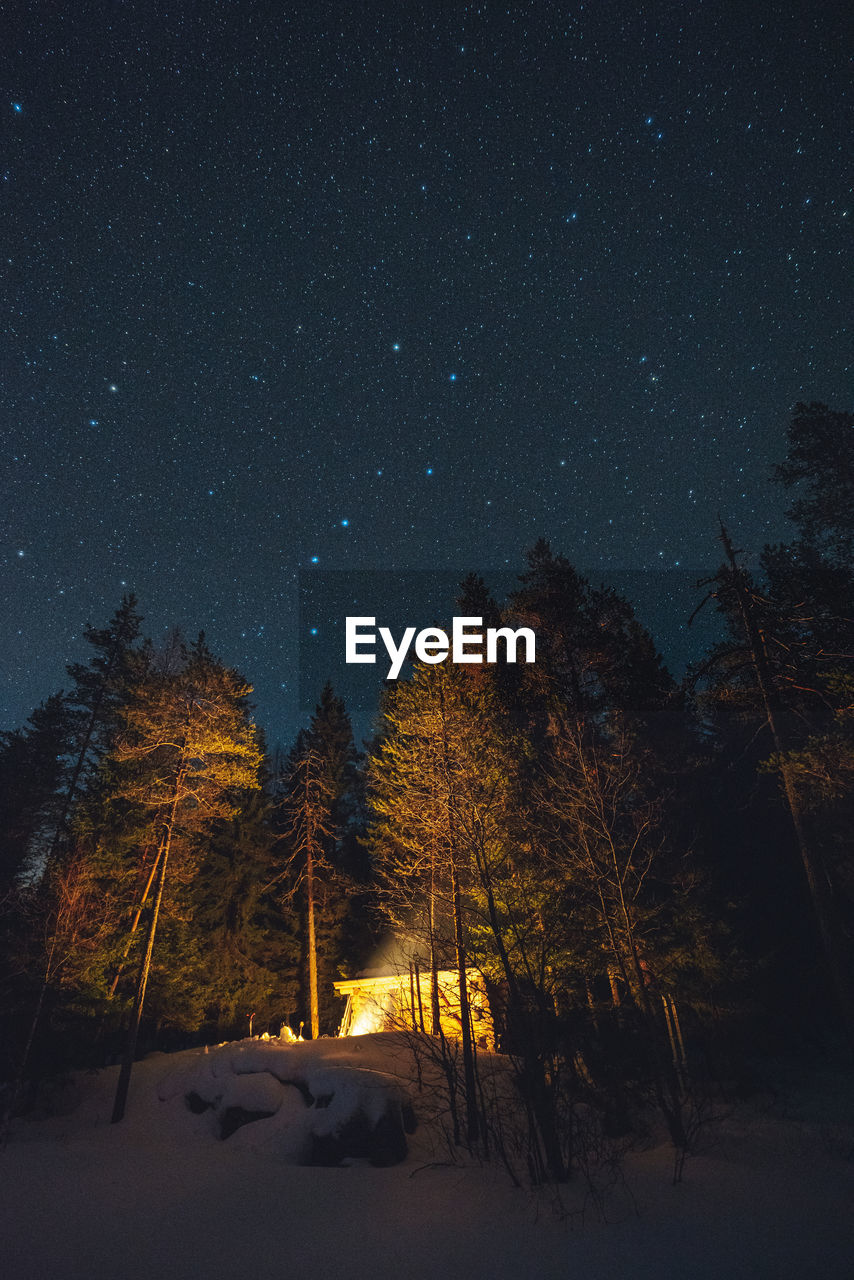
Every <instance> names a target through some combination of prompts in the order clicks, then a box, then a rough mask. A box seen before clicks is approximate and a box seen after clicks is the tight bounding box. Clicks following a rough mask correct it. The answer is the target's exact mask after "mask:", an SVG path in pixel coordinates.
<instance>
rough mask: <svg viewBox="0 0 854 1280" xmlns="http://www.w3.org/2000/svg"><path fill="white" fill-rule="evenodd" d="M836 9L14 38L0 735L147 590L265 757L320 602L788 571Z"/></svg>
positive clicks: (52, 11)
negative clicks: (312, 588)
mask: <svg viewBox="0 0 854 1280" xmlns="http://www.w3.org/2000/svg"><path fill="white" fill-rule="evenodd" d="M844 8H845V6H836V5H833V6H830V5H824V4H822V3H816V4H811V5H807V4H803V3H790V4H782V5H766V4H762V3H744V0H738V2H733V3H727V2H723V0H722V2H720V3H712V2H711V0H709V2H707V3H693V4H685V3H676V2H675V0H672V2H670V3H664V2H658V3H648V4H646V5H644V6H643V7H642V8H635V7H634V6H630V5H628V4H625V3H621V2H620V3H618V2H616V0H614V2H611V3H605V2H601V3H600V2H595V3H588V4H584V5H582V4H578V3H568V4H549V3H545V2H544V0H540V2H539V3H536V4H532V3H512V4H508V3H504V4H501V5H497V4H490V3H483V4H471V5H457V4H450V3H448V4H440V3H436V4H421V5H416V4H412V5H405V4H390V3H385V4H372V3H363V4H353V5H350V4H343V3H341V2H340V0H337V2H336V3H328V2H320V3H318V2H317V0H315V2H313V3H311V4H308V3H297V4H287V3H283V4H272V3H269V4H264V3H248V2H245V0H232V2H230V3H217V0H206V2H204V3H190V2H189V0H185V2H184V3H165V4H163V3H154V2H152V3H145V2H143V0H137V2H135V3H117V2H115V0H114V2H113V3H106V2H103V3H90V2H89V0H74V3H73V4H60V3H58V2H57V0H52V2H51V3H48V2H47V0H42V3H30V4H19V5H17V6H16V5H14V4H10V5H6V6H4V15H5V16H4V38H3V53H2V83H3V85H4V88H5V99H6V100H5V101H3V102H0V120H2V161H0V167H2V197H3V222H2V227H3V231H2V239H3V252H2V264H3V269H4V280H3V289H2V305H3V311H4V325H3V329H4V340H3V354H2V404H1V405H0V438H2V442H3V466H2V481H0V484H1V485H2V490H1V491H0V503H2V507H1V508H0V518H2V528H0V558H1V559H2V573H3V593H2V595H3V602H4V603H3V610H2V619H0V628H1V629H0V725H3V726H6V727H11V726H12V725H16V724H20V723H21V722H22V721H23V719H24V718H25V717H26V716H27V715H28V714H29V712H30V711H31V710H32V708H33V706H34V705H35V704H36V703H37V702H38V701H39V700H41V699H42V698H44V697H46V696H47V694H49V693H50V692H52V691H53V690H55V689H57V688H59V687H62V686H63V685H64V684H66V685H67V679H66V677H65V675H64V663H65V662H66V661H67V660H69V659H72V658H76V657H79V656H81V654H82V653H83V652H84V651H85V649H86V646H85V645H82V644H81V641H80V633H81V628H82V626H83V625H84V624H85V623H86V622H87V621H90V622H92V623H94V624H95V625H103V624H104V622H105V621H106V619H107V618H108V617H109V615H110V614H111V613H112V611H113V609H114V608H115V607H116V605H117V604H118V601H119V599H120V597H121V595H122V593H123V592H124V591H126V590H130V589H133V590H134V591H135V592H136V594H137V595H138V597H139V599H140V605H141V608H142V611H143V613H144V614H145V616H146V622H145V630H146V631H147V632H148V633H150V634H154V635H155V636H159V635H161V634H162V633H163V630H164V628H166V627H167V626H168V625H169V624H172V623H176V622H177V623H181V624H183V625H184V626H185V627H186V628H187V629H188V631H189V632H190V633H191V634H194V633H195V632H196V631H198V630H199V629H200V628H204V629H205V630H206V632H207V634H208V639H209V642H210V644H211V646H212V647H213V648H214V650H215V651H216V652H218V653H219V654H221V656H223V657H224V658H226V659H227V660H228V661H230V662H233V663H235V664H236V665H238V666H239V667H240V669H241V670H242V671H243V672H244V674H246V675H247V676H248V677H249V678H250V679H251V680H253V681H254V683H255V685H256V695H257V696H256V701H257V703H258V715H259V720H260V721H261V723H262V724H264V726H265V727H266V729H267V731H268V736H269V738H270V740H271V741H275V740H277V739H282V740H287V738H288V737H289V735H290V734H291V732H292V731H293V727H294V725H295V723H296V702H295V696H296V695H295V688H296V671H295V665H296V652H297V632H298V627H299V623H298V611H297V581H298V578H299V575H300V574H301V573H303V574H305V573H310V572H312V571H313V566H316V571H317V572H321V571H323V570H342V569H345V570H346V569H352V570H357V569H358V570H372V569H381V570H404V569H410V568H411V569H420V570H424V569H432V568H440V569H460V570H462V571H465V570H469V569H476V570H479V571H482V572H487V571H488V570H489V569H490V568H496V569H498V568H500V569H502V570H504V571H505V572H506V570H507V568H508V566H509V567H510V568H511V569H513V570H514V571H515V570H516V569H517V568H518V567H521V562H522V553H523V550H524V548H525V547H527V546H530V545H531V544H532V543H533V542H534V541H535V539H536V538H537V537H538V536H541V535H542V536H545V537H548V538H549V539H550V540H551V542H552V545H553V547H554V548H555V549H556V550H559V551H561V552H563V553H564V554H566V555H568V556H569V557H570V559H572V560H573V562H575V563H577V564H578V566H579V567H580V568H582V569H586V570H588V571H593V572H597V571H600V570H601V571H602V572H606V571H608V570H614V569H630V570H638V569H656V570H667V571H668V572H670V571H672V572H673V573H674V574H678V573H685V572H686V571H687V570H686V566H691V572H692V573H694V571H695V569H696V568H697V567H703V566H710V567H713V566H714V565H715V564H716V562H717V558H718V557H717V544H716V541H715V536H716V519H717V514H718V512H720V513H721V514H722V515H724V516H725V518H726V519H727V520H728V522H729V523H730V525H731V527H732V529H733V531H734V534H735V537H736V540H737V542H738V543H739V545H740V546H742V547H745V548H747V549H748V550H752V551H754V552H755V551H757V550H758V549H759V548H760V547H761V546H762V544H763V543H764V542H765V541H768V540H774V539H779V538H780V537H781V536H782V535H783V534H784V532H785V524H784V521H783V511H784V508H785V502H786V498H785V495H784V494H782V493H780V492H777V491H776V490H775V488H774V486H772V485H771V483H770V481H769V472H770V467H771V464H772V463H773V462H774V461H776V460H779V459H780V458H781V457H782V456H783V454H784V452H785V430H786V425H787V422H788V419H789V414H790V410H791V407H792V405H793V404H794V402H795V401H797V400H811V399H819V400H824V401H826V402H827V403H829V404H831V405H832V406H833V407H836V408H843V409H850V408H851V407H852V395H851V382H850V357H851V342H850V333H849V332H848V328H847V325H848V321H849V318H850V305H851V286H850V281H851V274H850V270H851V259H850V252H849V249H848V245H849V238H850V233H851V224H852V222H854V197H852V190H851V184H852V175H851V154H852V150H851V145H850V144H851V134H852V129H851V111H850V108H851V80H850V75H851V68H850V65H849V55H850V52H851V48H852V32H851V28H850V26H849V27H846V26H843V19H842V18H841V17H839V16H838V15H839V14H840V13H841V12H842V10H843V9H844ZM834 14H836V15H837V16H834ZM380 621H382V619H380ZM430 621H432V619H430V618H425V619H423V620H420V619H417V618H413V619H412V622H414V623H418V622H421V624H422V625H427V623H428V622H430Z"/></svg>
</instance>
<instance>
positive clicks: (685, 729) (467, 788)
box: [0, 404, 854, 1179]
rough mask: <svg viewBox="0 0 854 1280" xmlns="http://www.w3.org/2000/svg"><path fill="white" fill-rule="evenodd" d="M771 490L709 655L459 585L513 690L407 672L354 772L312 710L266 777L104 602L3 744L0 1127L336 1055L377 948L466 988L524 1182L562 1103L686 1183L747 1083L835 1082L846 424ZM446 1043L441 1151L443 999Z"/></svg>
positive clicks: (794, 461) (246, 737)
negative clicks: (772, 1057)
mask: <svg viewBox="0 0 854 1280" xmlns="http://www.w3.org/2000/svg"><path fill="white" fill-rule="evenodd" d="M776 474H777V478H778V480H779V482H780V484H781V486H783V488H784V489H786V490H791V492H792V496H793V502H792V505H791V507H790V510H789V518H790V521H791V530H792V536H791V541H790V542H788V543H786V544H784V545H779V546H769V547H766V548H765V549H764V551H763V553H762V555H761V557H760V568H759V570H758V572H757V573H756V574H750V573H748V572H747V570H746V569H745V567H744V565H743V563H742V558H741V554H740V552H739V550H738V548H737V547H734V546H733V545H732V542H731V540H730V537H729V533H728V531H727V529H726V528H725V527H724V526H722V527H721V529H720V530H718V531H710V538H711V537H713V536H715V534H717V535H718V536H719V538H720V546H721V561H720V568H719V570H718V572H717V573H716V574H715V575H714V576H713V577H712V578H710V579H709V580H708V581H707V582H705V583H704V584H700V585H699V587H698V607H707V608H715V609H717V610H719V611H720V614H721V616H722V619H723V622H724V625H725V638H724V639H723V640H722V641H721V642H720V643H719V644H718V645H717V646H716V647H715V649H714V650H713V651H712V652H711V653H709V654H707V655H706V656H705V658H704V659H703V660H702V661H701V662H699V663H697V664H696V665H695V667H694V668H693V669H692V670H691V672H690V673H689V675H688V677H687V678H686V679H685V680H684V681H683V682H682V683H681V684H680V683H677V682H676V681H675V680H674V679H673V678H672V677H671V676H670V674H669V673H668V671H667V670H666V668H665V665H664V663H663V661H662V659H661V657H660V656H659V654H658V652H657V650H656V646H655V643H654V640H653V638H652V637H651V636H650V635H649V634H648V633H647V632H646V631H645V629H644V628H643V627H642V626H641V625H640V624H639V622H638V621H637V620H636V618H635V617H634V614H633V611H632V608H631V606H630V605H629V604H628V603H627V602H626V601H625V600H624V599H623V598H621V597H620V596H619V595H618V594H617V593H615V592H613V591H611V590H608V589H605V588H600V587H597V586H596V585H595V584H593V583H592V582H590V581H588V580H586V579H584V578H583V577H581V576H580V575H579V574H578V573H577V572H576V571H575V569H574V568H573V566H572V564H571V563H570V562H569V561H568V560H567V559H565V558H564V557H563V556H562V555H560V554H559V553H558V552H557V551H555V550H553V549H552V548H551V547H550V546H549V545H548V544H546V543H545V542H542V541H540V542H538V543H537V544H536V545H535V546H534V547H533V548H532V549H531V550H530V551H529V552H528V554H527V558H526V563H525V565H524V567H523V569H522V572H521V573H520V576H519V582H518V587H517V589H516V590H515V591H514V592H513V593H512V594H511V595H510V596H509V598H508V599H507V600H505V601H501V602H499V601H495V600H493V599H492V598H491V597H490V595H489V591H488V588H487V586H486V584H485V583H484V582H483V581H482V580H481V579H480V578H478V577H476V576H474V575H472V576H471V577H469V578H468V579H467V580H466V581H465V582H464V583H463V584H461V589H460V590H461V594H460V597H459V601H458V603H459V607H460V612H461V613H464V614H467V615H475V616H481V617H482V618H483V620H484V626H508V627H512V628H517V627H520V626H528V627H531V628H533V629H534V630H535V632H536V634H537V637H538V649H537V661H536V663H534V664H532V665H527V664H523V663H520V664H518V665H510V664H502V663H499V664H496V665H488V666H487V665H482V666H477V665H457V666H455V665H453V664H451V663H448V662H442V663H437V664H425V663H416V664H415V665H414V668H413V674H412V676H411V678H410V679H409V680H402V681H399V682H397V683H394V684H389V686H388V691H387V693H386V694H385V695H384V699H383V703H382V706H381V708H380V714H379V717H378V721H377V727H376V733H375V736H374V738H373V740H372V741H371V742H370V743H369V744H367V747H366V750H365V751H364V752H363V753H360V752H358V751H357V750H356V747H355V744H354V742H353V734H352V730H351V727H350V721H349V718H348V716H347V712H346V708H345V707H344V705H343V703H342V702H341V700H340V699H339V698H337V697H336V696H335V694H334V692H333V690H332V689H331V688H329V687H327V688H326V689H324V690H323V691H322V693H321V695H320V700H319V703H318V705H317V708H316V710H315V713H314V715H313V717H312V719H311V722H310V724H309V725H308V726H307V727H306V728H305V729H304V730H302V731H301V733H300V734H299V736H298V738H297V741H296V742H295V743H294V744H293V747H292V748H291V750H290V752H289V753H287V754H283V753H279V754H276V755H275V756H273V757H271V756H270V754H269V753H267V752H266V751H265V747H264V743H263V740H262V737H261V734H260V731H259V730H258V729H257V728H256V726H255V725H254V724H253V721H252V718H251V708H250V703H249V695H250V693H251V690H250V688H249V686H248V684H247V683H246V681H245V680H244V679H243V678H242V677H241V676H240V675H239V674H238V673H237V672H235V671H233V670H231V669H229V668H227V667H226V666H225V665H224V664H223V663H222V662H220V661H219V660H218V659H217V658H216V657H215V655H213V654H212V653H211V652H210V651H209V649H208V648H207V645H206V643H205V640H204V637H203V636H201V637H199V639H198V640H197V641H196V642H195V643H192V644H188V643H186V642H185V640H184V639H183V638H182V637H181V636H178V635H176V636H174V637H173V638H172V640H171V641H170V643H169V644H167V645H166V646H165V648H164V649H163V650H162V651H158V650H156V649H155V648H154V647H153V646H152V645H151V644H150V643H149V642H148V641H146V640H144V639H143V638H142V634H141V630H140V628H141V621H142V620H141V618H140V617H139V615H138V613H137V607H136V602H135V600H134V599H133V598H132V597H128V598H126V599H125V600H123V601H122V603H121V606H120V607H119V609H118V610H117V612H116V614H115V616H114V617H113V618H112V619H111V620H110V622H109V624H108V625H107V626H106V627H105V628H104V629H103V630H95V629H91V630H89V631H88V632H87V639H88V641H89V645H90V649H91V653H90V657H89V660H88V662H84V663H81V664H77V665H74V666H72V667H70V668H69V679H70V686H69V689H68V690H67V691H65V692H63V693H57V694H55V695H53V696H52V697H50V698H48V699H47V701H46V702H45V703H44V704H43V705H42V706H40V707H39V708H38V709H37V710H35V711H34V712H33V714H32V716H31V717H30V720H29V722H28V723H27V725H26V726H25V727H24V728H22V729H17V730H13V731H11V732H6V733H3V734H2V735H0V910H2V924H3V934H2V943H0V965H1V966H2V973H0V978H2V994H0V1043H2V1046H3V1047H2V1051H0V1052H2V1061H0V1076H2V1078H3V1079H4V1080H5V1081H6V1082H7V1085H6V1091H5V1098H6V1107H7V1110H8V1109H9V1108H10V1107H11V1106H14V1105H17V1106H19V1107H20V1106H25V1105H26V1103H27V1099H28V1098H29V1097H30V1096H31V1094H32V1090H33V1089H34V1088H35V1087H36V1085H37V1084H38V1082H39V1081H41V1080H43V1079H44V1078H45V1077H50V1076H56V1075H57V1073H61V1072H62V1071H63V1070H65V1069H67V1068H68V1067H69V1066H72V1065H86V1064H89V1065H102V1064H103V1063H105V1062H110V1061H116V1060H118V1059H119V1058H121V1057H122V1055H124V1058H125V1063H126V1067H127V1070H128V1071H129V1065H130V1062H131V1061H132V1059H133V1056H134V1054H138V1053H140V1052H142V1051H145V1050H148V1049H151V1048H153V1047H160V1048H170V1047H178V1046H183V1045H185V1044H189V1043H199V1042H200V1041H201V1040H214V1039H216V1040H219V1039H225V1038H234V1037H236V1036H240V1035H245V1034H248V1033H250V1032H253V1031H254V1032H255V1033H257V1032H259V1031H263V1030H271V1031H272V1032H276V1031H278V1029H279V1027H280V1026H281V1025H282V1024H283V1023H287V1024H288V1025H289V1026H290V1027H291V1028H292V1029H293V1030H294V1031H299V1030H300V1028H303V1029H304V1034H305V1035H306V1036H309V1035H311V1036H317V1035H321V1034H334V1033H335V1030H336V1028H337V1024H338V1020H339V1018H340V1013H341V1009H340V1007H339V1005H338V1003H337V1002H336V1001H335V1000H334V999H333V997H332V982H333V980H334V979H335V978H337V977H340V976H345V977H346V976H353V975H354V974H355V973H357V972H358V971H359V970H361V969H362V968H364V966H365V965H366V963H367V962H368V958H369V956H370V955H371V952H372V951H373V949H374V947H375V945H376V942H377V940H378V938H379V937H380V935H381V934H383V933H385V932H388V931H390V930H391V931H394V932H395V933H397V934H398V935H400V936H404V937H406V938H407V939H409V940H411V942H412V944H413V947H414V951H415V953H417V954H418V956H419V957H420V958H421V960H422V962H423V963H424V964H425V965H428V966H429V967H430V969H431V971H432V972H433V973H435V972H436V971H437V970H438V969H440V968H441V969H448V968H452V969H454V968H455V969H457V970H458V971H459V972H460V973H463V972H464V971H466V970H467V969H476V970H478V971H479V972H480V973H481V974H482V975H483V976H484V978H485V980H486V983H487V986H488V988H489V990H490V994H491V996H492V1005H493V1011H494V1015H495V1021H496V1031H497V1035H498V1042H499V1047H500V1048H502V1049H503V1050H504V1051H505V1052H507V1053H508V1054H510V1055H511V1056H512V1058H513V1061H514V1064H515V1066H516V1069H517V1074H518V1081H519V1087H520V1092H521V1096H522V1098H523V1099H524V1102H525V1106H526V1111H527V1114H528V1116H529V1119H530V1132H531V1147H530V1164H531V1171H532V1174H533V1176H535V1177H548V1178H553V1179H561V1178H563V1177H565V1176H567V1174H568V1173H569V1171H570V1169H571V1167H572V1165H573V1161H574V1159H575V1155H574V1145H573V1144H574V1143H575V1141H576V1137H575V1130H574V1128H573V1122H572V1116H573V1114H574V1108H576V1105H577V1104H578V1103H580V1102H584V1103H587V1104H592V1106H593V1109H594V1110H595V1112H596V1114H597V1115H598V1116H599V1117H600V1121H601V1125H602V1128H603V1131H604V1132H614V1133H617V1132H623V1131H627V1130H630V1129H631V1128H632V1126H633V1125H634V1124H635V1123H636V1117H637V1115H638V1114H640V1111H641V1110H642V1109H643V1108H644V1107H647V1108H648V1107H649V1105H650V1104H652V1105H654V1106H655V1107H656V1108H657V1109H658V1111H659V1113H660V1115H661V1116H662V1117H663V1119H664V1121H665V1122H666V1125H667V1128H668V1130H669V1133H670V1136H671V1138H672V1140H673V1143H674V1145H675V1146H676V1148H677V1150H679V1151H682V1152H684V1151H685V1150H686V1149H687V1148H688V1146H689V1144H690V1140H691V1136H692V1131H693V1126H694V1125H695V1123H696V1119H697V1115H698V1112H699V1110H700V1100H701V1098H702V1097H703V1096H707V1095H708V1091H709V1090H711V1089H714V1088H717V1089H726V1088H731V1087H732V1083H733V1081H738V1080H743V1079H745V1078H746V1072H747V1064H748V1063H749V1062H750V1060H751V1059H752V1058H755V1057H756V1055H760V1054H761V1053H763V1052H766V1051H768V1050H777V1049H780V1048H784V1047H789V1046H792V1045H793V1044H797V1045H799V1046H809V1047H810V1048H811V1050H812V1051H813V1052H830V1051H833V1050H836V1049H838V1048H840V1047H841V1048H842V1050H843V1051H847V1052H848V1053H849V1054H850V1051H851V1045H852V1036H854V998H852V945H851V939H852V922H854V857H852V847H851V835H850V833H851V830H852V823H851V819H852V786H851V782H852V776H853V775H854V416H852V415H850V414H843V413H835V412H833V411H831V410H829V409H828V408H827V407H826V406H823V405H818V404H811V405H808V406H807V405H798V406H797V408H796V410H795V413H794V415H793V418H792V421H791V424H790V428H789V447H788V453H787V456H786V458H785V460H784V461H783V462H782V463H781V465H780V466H779V467H778V468H777V469H776ZM460 989H461V991H462V992H463V994H465V990H466V984H465V983H462V984H461V987H460ZM434 996H435V1001H436V1003H437V1001H438V996H437V995H436V994H435V989H434ZM431 1003H433V1002H432V1001H431ZM420 1017H421V1019H422V1021H423V1020H424V1018H425V1011H424V1010H421V1011H420ZM425 1026H426V1031H427V1033H428V1034H429V1033H431V1032H433V1033H435V1034H437V1035H441V1034H442V1033H441V1028H440V1026H439V1019H438V1017H437V1016H436V1011H435V1009H433V1010H430V1009H428V1010H427V1011H426V1024H425ZM460 1030H461V1071H460V1083H459V1091H458V1094H459V1099H460V1103H461V1106H460V1136H461V1140H462V1135H463V1133H464V1135H465V1140H467V1141H468V1142H469V1143H474V1142H476V1141H482V1140H484V1138H485V1131H484V1117H483V1115H482V1109H481V1106H480V1102H479V1086H478V1083H477V1074H476V1052H477V1051H476V1041H477V1036H476V1034H475V1033H474V1030H473V1026H472V1021H471V1019H470V1018H469V1017H468V1016H467V1010H466V1008H465V999H463V1009H462V1018H461V1028H460ZM587 1110H588V1111H589V1107H588V1108H587ZM117 1118H118V1117H117Z"/></svg>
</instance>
